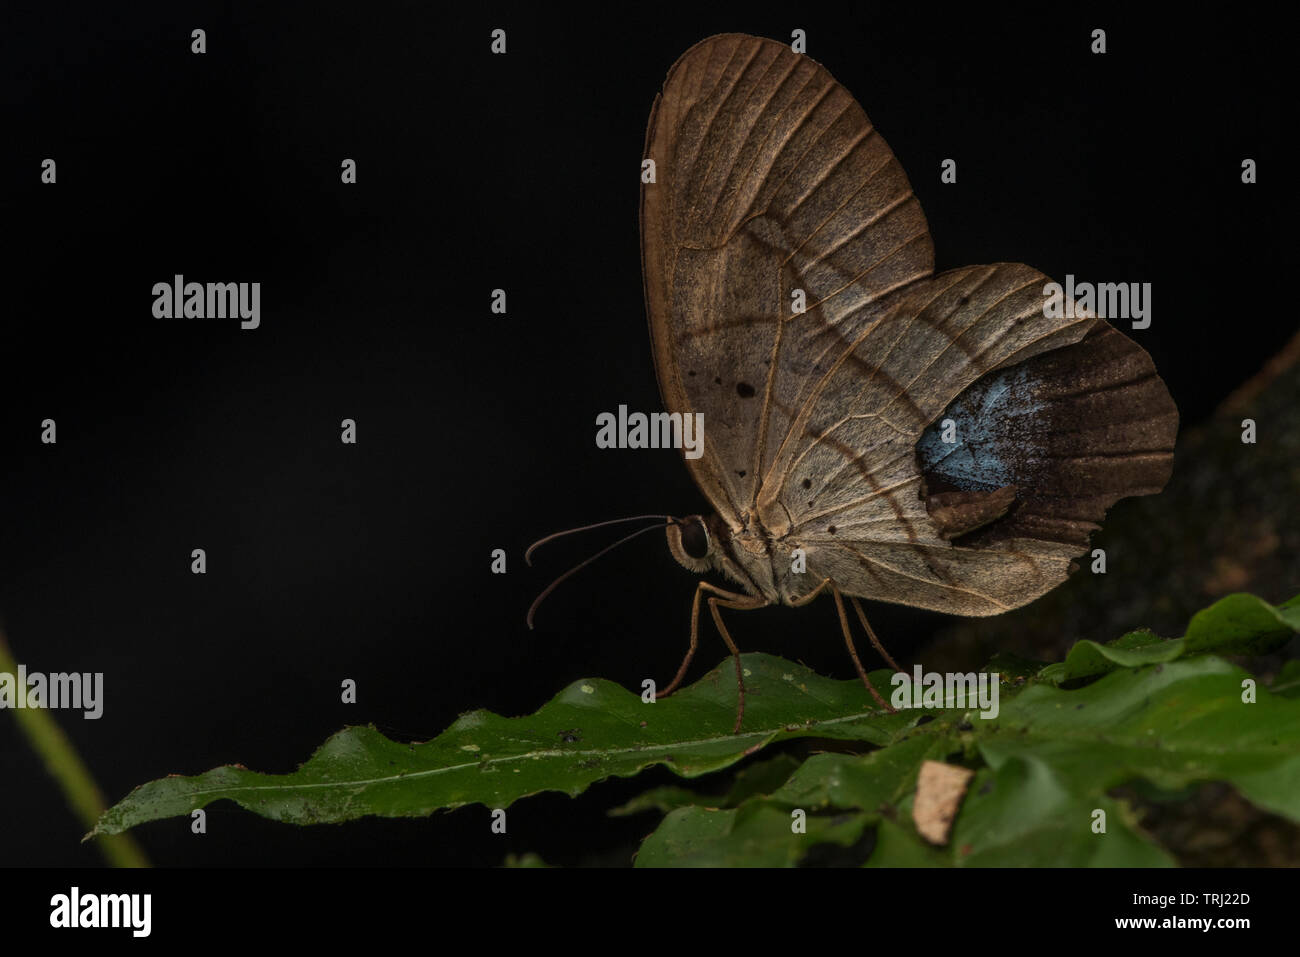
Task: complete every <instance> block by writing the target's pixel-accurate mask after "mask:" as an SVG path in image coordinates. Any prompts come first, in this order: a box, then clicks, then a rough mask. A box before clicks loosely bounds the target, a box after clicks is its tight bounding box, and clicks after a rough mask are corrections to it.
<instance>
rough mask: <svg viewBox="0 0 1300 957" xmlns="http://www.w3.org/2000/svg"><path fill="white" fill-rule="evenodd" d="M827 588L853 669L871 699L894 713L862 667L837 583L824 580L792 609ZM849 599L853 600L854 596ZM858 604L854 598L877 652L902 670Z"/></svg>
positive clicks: (897, 668) (798, 599)
mask: <svg viewBox="0 0 1300 957" xmlns="http://www.w3.org/2000/svg"><path fill="white" fill-rule="evenodd" d="M827 588H829V589H830V590H831V596H832V597H833V598H834V599H835V608H836V610H837V611H838V612H839V613H840V628H841V629H842V630H843V631H844V644H845V645H846V646H848V649H849V657H850V658H852V659H853V667H855V668H856V669H857V670H858V677H859V678H861V679H862V684H863V685H864V686H865V687H866V689H867V691H869V692H871V697H873V698H875V699H876V702H877V703H878V704H879V705H880V706H881V707H882V708H884V709H885V710H887V711H893V710H894V709H893V708H891V707H890V706H889V705H888V704H887V703H886V702H885V699H884V698H882V697H880V692H878V691H877V690H876V688H875V685H873V684H872V683H871V679H870V678H869V677H867V672H866V669H865V668H863V667H862V662H861V661H860V660H859V659H858V649H857V648H856V647H854V644H853V633H852V632H851V631H850V630H849V616H848V615H846V614H845V613H844V596H843V595H841V594H840V590H839V589H838V588H836V587H835V583H834V582H833V581H831V580H830V579H829V578H824V579H822V583H821V584H820V585H818V586H817V587H816V588H814V589H813V590H812V591H810V592H809V593H808V594H806V595H803V596H802V597H800V598H796V599H795V600H794V601H792V602H790V607H792V608H799V607H801V606H803V605H807V604H808V603H809V602H811V601H812V600H813V599H814V598H816V597H817V596H818V595H820V594H821V593H822V592H824V591H825V590H826V589H827ZM849 597H850V598H853V596H852V595H850V596H849ZM857 602H858V600H857V598H853V604H854V607H855V608H857V609H858V616H859V617H860V618H861V619H862V623H863V624H864V625H866V626H867V634H868V635H870V636H871V643H872V644H873V645H875V647H876V650H877V651H879V652H880V653H881V655H883V656H884V658H885V660H886V661H887V662H889V664H890V666H891V667H892V668H893V669H894V670H895V671H900V670H902V669H900V668H899V667H898V665H896V664H894V659H892V658H890V657H889V655H888V654H886V653H885V649H884V648H882V647H881V646H880V642H879V640H877V638H876V633H875V632H874V631H872V630H871V626H870V625H867V616H866V615H864V614H863V613H862V609H861V608H860V607H858V604H857Z"/></svg>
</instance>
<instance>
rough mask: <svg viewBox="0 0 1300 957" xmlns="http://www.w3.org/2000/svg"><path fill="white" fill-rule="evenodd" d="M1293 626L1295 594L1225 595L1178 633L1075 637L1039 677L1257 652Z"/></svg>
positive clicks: (1297, 626)
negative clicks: (1281, 599)
mask: <svg viewBox="0 0 1300 957" xmlns="http://www.w3.org/2000/svg"><path fill="white" fill-rule="evenodd" d="M1296 631H1300V596H1297V597H1296V598H1293V599H1291V600H1290V601H1288V602H1286V603H1284V604H1282V605H1280V606H1278V607H1274V606H1273V605H1270V604H1269V603H1268V602H1266V601H1263V600H1261V599H1259V598H1256V597H1255V596H1254V595H1246V594H1236V595H1228V596H1227V597H1226V598H1222V599H1220V600H1219V601H1217V602H1215V603H1214V604H1213V605H1211V606H1210V607H1209V608H1206V609H1205V610H1203V611H1199V612H1197V613H1196V614H1195V615H1193V616H1192V620H1191V621H1190V622H1189V623H1188V625H1187V634H1186V635H1185V636H1184V637H1182V638H1175V639H1172V640H1168V641H1164V640H1161V639H1160V638H1159V637H1158V636H1157V635H1155V634H1153V633H1152V632H1150V631H1133V632H1129V633H1128V634H1126V635H1124V636H1123V637H1122V638H1119V639H1117V640H1115V641H1113V642H1110V643H1108V644H1104V645H1103V644H1099V643H1097V642H1095V641H1080V642H1077V643H1076V644H1075V645H1074V647H1073V648H1071V649H1070V653H1069V654H1068V655H1066V658H1065V661H1064V662H1062V663H1060V664H1054V665H1048V666H1047V667H1046V668H1044V669H1043V670H1042V671H1040V672H1039V677H1040V678H1042V679H1043V680H1045V681H1051V682H1053V683H1054V684H1064V683H1065V682H1067V681H1073V680H1075V679H1078V678H1085V677H1089V676H1092V675H1100V674H1105V673H1106V672H1108V671H1112V670H1114V669H1115V668H1137V667H1140V666H1142V665H1150V664H1159V663H1163V662H1168V661H1174V660H1176V659H1178V658H1182V657H1183V656H1185V655H1192V654H1204V653H1206V652H1214V653H1216V654H1221V655H1263V654H1268V653H1269V652H1272V651H1276V650H1277V649H1278V648H1280V647H1281V646H1282V645H1284V644H1286V642H1287V641H1289V640H1290V638H1291V637H1292V635H1294V634H1295V632H1296Z"/></svg>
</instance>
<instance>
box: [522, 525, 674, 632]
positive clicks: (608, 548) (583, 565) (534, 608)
mask: <svg viewBox="0 0 1300 957" xmlns="http://www.w3.org/2000/svg"><path fill="white" fill-rule="evenodd" d="M641 517H642V518H663V519H667V521H665V522H663V523H662V524H660V525H647V526H646V527H645V528H638V529H637V530H636V531H635V532H633V533H632V534H631V535H624V536H623V537H622V538H620V539H619V540H618V541H616V542H615V543H614V544H613V545H606V546H605V547H604V548H602V549H601V550H600V551H598V552H597V553H596V554H594V555H592V556H591V557H590V558H588V559H586V560H585V561H582V562H579V563H578V564H577V565H574V566H573V567H572V568H570V569H569V570H568V571H567V572H565V573H564V574H563V575H561V576H560V577H559V578H557V579H555V581H553V582H551V583H550V584H549V585H547V586H546V588H545V590H544V591H543V592H542V593H541V594H540V595H538V596H537V598H535V599H534V600H533V603H532V605H531V606H530V607H529V609H528V619H527V621H528V627H529V628H532V627H533V615H535V614H536V613H537V606H539V605H540V604H541V603H542V602H543V601H545V600H546V596H547V595H549V594H550V593H551V592H553V591H555V589H556V588H557V587H558V586H559V584H560V582H562V581H564V580H565V579H566V578H568V577H569V576H571V575H572V574H574V572H578V571H581V570H582V569H584V568H586V567H587V566H588V565H590V564H591V563H592V562H594V561H595V560H596V559H598V558H600V556H602V555H604V554H605V553H606V552H610V551H613V550H614V549H616V548H618V546H620V545H622V544H623V543H624V542H630V541H632V539H634V538H636V537H637V536H638V535H644V534H645V533H646V532H653V531H654V530H655V529H658V528H667V527H668V526H669V525H671V524H672V523H673V522H674V521H675V519H673V518H672V516H670V515H643V516H641ZM615 521H618V522H628V521H631V519H627V518H621V519H615ZM600 524H601V525H612V524H613V522H601V523H600ZM587 527H588V528H599V527H600V526H599V525H589V526H587ZM571 531H575V532H581V531H583V529H581V528H575V529H571ZM558 534H560V535H567V534H568V532H560V533H558ZM554 537H555V536H554V535H552V536H551V538H554ZM544 541H546V539H544V538H543V539H542V542H544ZM542 542H538V543H537V545H540V544H542ZM537 545H534V546H533V548H536V547H537ZM529 551H532V549H529Z"/></svg>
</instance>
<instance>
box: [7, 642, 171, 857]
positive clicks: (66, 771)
mask: <svg viewBox="0 0 1300 957" xmlns="http://www.w3.org/2000/svg"><path fill="white" fill-rule="evenodd" d="M4 672H8V673H9V674H12V675H13V676H14V681H15V682H17V680H18V665H17V663H16V662H15V661H14V657H13V653H12V652H11V651H10V650H9V645H8V643H7V642H6V641H5V636H4V632H3V631H0V673H4ZM17 692H18V694H26V693H27V689H26V688H18V689H17ZM12 710H13V713H14V717H15V718H16V719H17V721H18V727H20V728H21V729H22V731H23V734H25V735H26V736H27V741H28V743H30V744H31V746H32V749H33V750H34V751H35V752H36V753H37V754H38V755H40V757H41V760H42V761H44V762H45V769H46V770H47V771H49V772H50V774H51V775H52V776H53V777H54V780H55V781H56V782H58V785H59V788H60V789H61V790H62V791H63V795H64V797H65V798H66V799H67V802H68V805H69V806H70V807H71V808H72V811H73V813H75V814H76V815H77V818H78V819H79V820H80V821H81V823H82V824H83V825H84V826H85V827H86V829H87V830H89V829H91V828H93V827H94V826H95V822H96V821H98V820H99V816H100V815H101V814H103V813H104V809H105V805H104V796H103V794H101V793H100V790H99V785H97V784H96V783H95V779H94V778H93V777H91V774H90V770H89V769H88V768H87V767H86V765H85V762H83V761H82V760H81V757H80V756H79V755H78V754H77V749H76V748H75V747H73V744H72V742H71V741H70V740H69V739H68V736H67V735H66V734H64V733H63V729H62V728H60V727H59V725H58V723H57V722H56V721H55V720H54V719H53V718H52V717H50V714H49V712H48V711H47V710H46V709H44V708H14V709H12ZM95 840H96V842H97V844H98V846H99V849H100V851H101V852H102V853H103V855H104V857H105V858H107V859H108V863H109V864H111V865H113V866H114V867H148V866H149V859H148V858H146V857H145V856H144V851H142V850H141V849H140V846H139V845H138V844H136V842H135V840H134V839H133V838H132V837H131V836H130V835H129V834H111V835H101V836H100V837H97V838H95Z"/></svg>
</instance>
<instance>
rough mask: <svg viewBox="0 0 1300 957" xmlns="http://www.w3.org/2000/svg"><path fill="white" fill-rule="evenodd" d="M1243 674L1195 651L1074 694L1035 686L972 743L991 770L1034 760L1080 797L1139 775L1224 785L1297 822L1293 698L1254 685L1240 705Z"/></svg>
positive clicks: (1297, 733)
mask: <svg viewBox="0 0 1300 957" xmlns="http://www.w3.org/2000/svg"><path fill="white" fill-rule="evenodd" d="M1249 678H1250V676H1249V675H1248V674H1247V673H1246V672H1245V671H1243V670H1242V669H1240V668H1237V667H1236V666H1234V665H1232V664H1229V663H1228V662H1227V661H1224V660H1223V659H1222V658H1217V657H1199V658H1194V659H1189V660H1187V661H1177V662H1172V663H1170V664H1166V665H1154V666H1148V667H1146V668H1142V669H1140V670H1138V671H1117V672H1114V673H1112V674H1109V675H1107V676H1106V677H1104V678H1102V679H1101V680H1099V681H1096V682H1094V683H1093V684H1090V685H1088V686H1086V687H1084V688H1079V689H1076V690H1073V691H1065V690H1062V689H1059V688H1052V687H1050V686H1048V685H1044V684H1039V685H1034V686H1031V687H1030V688H1028V689H1027V690H1026V691H1025V692H1024V693H1023V694H1021V695H1019V696H1017V697H1016V698H1015V699H1013V700H1011V701H1010V702H1008V703H1006V704H1005V705H1004V706H1003V708H1002V713H1001V715H1000V716H999V717H998V719H997V720H996V722H993V724H995V725H996V726H995V727H993V728H992V729H990V730H989V731H987V732H986V733H984V734H982V735H980V736H979V738H978V747H979V750H980V752H981V754H982V755H983V756H984V758H985V760H986V761H987V762H988V765H989V766H990V767H991V768H993V769H994V770H996V769H998V768H999V767H1001V766H1002V764H1004V763H1005V762H1007V761H1008V760H1011V759H1012V758H1021V759H1031V758H1032V759H1033V760H1037V761H1041V762H1043V763H1045V764H1046V765H1048V766H1050V767H1051V768H1052V770H1053V772H1054V774H1056V776H1057V777H1058V778H1059V780H1060V782H1061V785H1062V787H1063V788H1065V789H1066V790H1067V791H1069V792H1070V793H1071V794H1075V795H1078V796H1083V797H1088V796H1091V795H1100V794H1102V793H1104V792H1105V791H1107V790H1109V789H1110V788H1113V787H1116V786H1118V785H1120V784H1123V783H1125V782H1126V781H1128V780H1130V779H1133V778H1137V777H1142V778H1146V779H1147V780H1149V781H1151V782H1152V783H1154V784H1156V785H1157V786H1159V787H1161V788H1164V789H1166V790H1171V789H1175V788H1179V787H1183V786H1185V785H1187V784H1189V783H1193V782H1197V781H1227V782H1229V783H1231V784H1233V785H1234V786H1235V787H1237V789H1238V790H1240V791H1241V792H1242V794H1243V795H1245V796H1246V797H1247V798H1248V799H1249V800H1251V801H1252V802H1254V803H1255V804H1257V805H1259V806H1260V807H1263V808H1266V809H1268V810H1271V811H1273V812H1275V813H1277V814H1282V815H1285V816H1287V817H1290V818H1291V819H1292V820H1295V821H1300V786H1297V785H1300V701H1296V700H1289V699H1287V698H1284V697H1280V696H1276V695H1273V694H1271V693H1270V692H1269V691H1268V690H1267V689H1264V688H1259V689H1257V692H1256V693H1257V695H1258V699H1257V700H1256V701H1255V702H1254V703H1245V702H1243V701H1242V694H1243V682H1244V681H1246V680H1247V679H1249ZM976 730H977V732H978V731H980V730H981V729H978V728H977V729H976Z"/></svg>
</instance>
